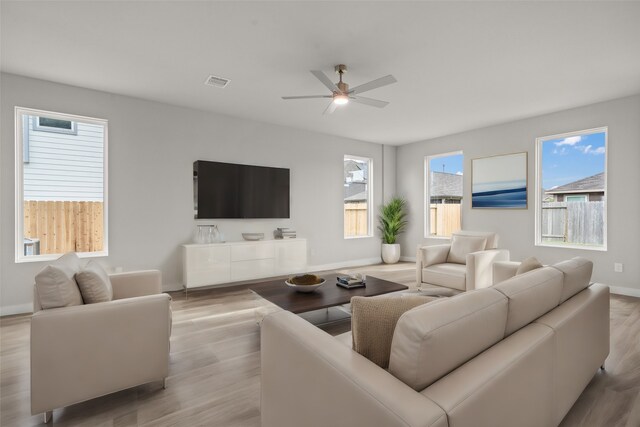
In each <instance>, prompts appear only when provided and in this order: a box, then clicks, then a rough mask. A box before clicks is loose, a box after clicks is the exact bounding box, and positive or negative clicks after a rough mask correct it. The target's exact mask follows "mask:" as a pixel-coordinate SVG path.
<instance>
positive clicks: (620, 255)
mask: <svg viewBox="0 0 640 427" xmlns="http://www.w3.org/2000/svg"><path fill="white" fill-rule="evenodd" d="M600 126H608V127H609V134H608V193H607V199H608V250H607V251H606V252H598V251H589V250H575V249H562V248H548V247H536V246H535V245H534V222H535V217H534V212H535V199H534V191H535V139H536V137H540V136H547V135H554V134H560V133H564V132H569V131H577V130H583V129H590V128H596V127H600ZM455 150H462V151H464V165H465V170H464V199H465V202H464V205H463V213H462V215H463V217H462V222H463V228H465V229H470V230H492V231H497V232H498V233H499V234H500V246H501V247H503V248H507V249H510V250H511V257H512V259H515V260H521V259H523V258H525V257H527V256H536V257H538V259H540V260H541V261H542V262H543V263H554V262H557V261H561V260H563V259H567V258H570V257H574V256H582V257H585V258H588V259H591V260H593V262H594V275H593V278H594V280H596V281H599V282H602V283H606V284H608V285H610V286H614V287H622V288H624V289H616V290H617V291H619V292H624V293H628V294H633V295H636V296H640V262H639V261H640V95H636V96H631V97H627V98H621V99H617V100H613V101H608V102H602V103H598V104H593V105H589V106H585V107H581V108H575V109H571V110H567V111H561V112H557V113H553V114H547V115H544V116H539V117H535V118H530V119H526V120H520V121H516V122H512V123H507V124H503V125H498V126H492V127H488V128H484V129H478V130H473V131H469V132H464V133H460V134H456V135H450V136H446V137H441V138H435V139H432V140H428V141H421V142H416V143H413V144H408V145H403V146H400V147H399V148H398V150H397V166H396V167H397V182H396V186H397V188H398V190H399V192H400V194H401V195H404V196H405V197H407V199H408V201H409V205H410V227H409V229H408V232H407V233H406V234H405V236H404V237H403V239H402V253H403V256H405V257H415V251H416V247H417V245H418V244H419V243H420V244H436V243H441V242H442V240H437V239H424V238H423V236H424V229H423V228H424V227H423V222H424V221H423V204H424V190H425V189H424V179H423V173H424V170H423V168H424V156H427V155H433V154H440V153H446V152H451V151H455ZM522 151H527V152H528V153H529V154H528V162H529V165H528V166H529V176H528V181H529V187H528V204H529V208H528V209H527V210H513V211H511V210H497V209H473V210H472V209H471V207H470V200H471V176H470V171H471V159H473V158H478V157H485V156H490V155H494V154H505V153H515V152H522ZM614 262H622V263H624V272H623V273H614V271H613V263H614Z"/></svg>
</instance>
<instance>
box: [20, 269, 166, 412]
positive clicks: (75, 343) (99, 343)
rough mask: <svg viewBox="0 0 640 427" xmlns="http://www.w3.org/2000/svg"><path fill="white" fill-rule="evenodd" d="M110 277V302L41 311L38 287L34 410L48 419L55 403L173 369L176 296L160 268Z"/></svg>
mask: <svg viewBox="0 0 640 427" xmlns="http://www.w3.org/2000/svg"><path fill="white" fill-rule="evenodd" d="M109 278H110V280H111V285H112V288H113V300H112V301H108V302H101V303H95V304H82V305H74V306H69V307H59V308H51V309H46V310H43V309H42V307H41V306H40V300H39V298H38V293H37V292H35V291H34V301H33V305H34V313H33V316H32V317H31V413H32V414H33V415H35V414H39V413H44V422H45V423H47V422H49V420H50V419H51V417H52V415H53V410H54V409H55V408H62V407H65V406H69V405H72V404H74V403H79V402H83V401H85V400H89V399H93V398H95V397H99V396H103V395H105V394H109V393H113V392H116V391H120V390H124V389H126V388H130V387H134V386H137V385H140V384H145V383H149V382H153V381H166V378H167V376H168V375H169V337H170V335H171V308H170V301H171V297H170V296H169V295H168V294H165V293H162V285H161V283H162V278H161V273H160V271H158V270H148V271H135V272H127V273H118V274H112V275H109ZM165 385H166V383H165V382H163V386H165Z"/></svg>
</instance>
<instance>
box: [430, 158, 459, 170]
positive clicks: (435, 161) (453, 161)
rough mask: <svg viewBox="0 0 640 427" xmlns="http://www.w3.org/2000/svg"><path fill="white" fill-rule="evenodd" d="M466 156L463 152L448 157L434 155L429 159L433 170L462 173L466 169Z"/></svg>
mask: <svg viewBox="0 0 640 427" xmlns="http://www.w3.org/2000/svg"><path fill="white" fill-rule="evenodd" d="M463 164H464V156H463V155H462V154H454V155H452V156H446V157H433V158H431V159H429V170H430V171H433V172H442V166H443V165H444V172H447V173H458V172H460V173H462V172H463V171H464V168H463Z"/></svg>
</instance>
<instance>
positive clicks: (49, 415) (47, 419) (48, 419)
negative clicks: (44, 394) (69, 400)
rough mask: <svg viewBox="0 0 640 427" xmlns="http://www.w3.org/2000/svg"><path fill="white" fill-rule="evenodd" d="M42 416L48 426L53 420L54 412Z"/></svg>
mask: <svg viewBox="0 0 640 427" xmlns="http://www.w3.org/2000/svg"><path fill="white" fill-rule="evenodd" d="M42 415H43V418H44V423H45V424H47V423H48V422H49V421H51V418H53V411H47V412H45V413H44V414H42Z"/></svg>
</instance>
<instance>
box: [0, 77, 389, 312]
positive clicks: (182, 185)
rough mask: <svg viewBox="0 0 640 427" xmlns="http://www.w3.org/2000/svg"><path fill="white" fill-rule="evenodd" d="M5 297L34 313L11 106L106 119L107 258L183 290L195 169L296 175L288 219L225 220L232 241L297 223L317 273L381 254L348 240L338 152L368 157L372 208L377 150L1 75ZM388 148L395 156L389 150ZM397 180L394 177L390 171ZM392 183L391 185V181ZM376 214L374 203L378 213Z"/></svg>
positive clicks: (0, 247) (1, 279)
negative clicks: (19, 225) (19, 238)
mask: <svg viewBox="0 0 640 427" xmlns="http://www.w3.org/2000/svg"><path fill="white" fill-rule="evenodd" d="M0 79H1V81H0V94H1V96H0V126H1V131H0V144H1V145H0V162H1V165H2V172H1V176H0V180H1V183H0V191H1V197H0V203H1V204H0V239H1V244H0V259H1V261H0V298H1V308H2V314H10V313H14V312H20V311H28V310H29V307H30V306H29V304H30V303H31V300H32V297H31V293H32V283H33V276H34V275H35V274H36V273H37V272H38V271H39V269H41V268H42V266H43V263H40V262H37V263H23V264H16V263H15V262H14V255H13V254H14V246H13V245H14V129H13V128H14V126H13V123H14V110H13V109H14V107H15V106H21V107H29V108H36V109H42V110H48V111H55V112H61V113H70V114H78V115H83V116H89V117H96V118H103V119H107V120H109V251H110V255H109V257H108V258H105V259H103V260H102V261H103V262H104V263H105V264H107V265H109V266H112V267H123V268H124V269H125V270H132V269H144V268H159V269H161V270H162V273H163V282H164V287H165V289H177V288H178V287H179V286H180V283H181V267H180V256H179V250H178V247H179V245H180V244H182V243H187V242H190V241H191V240H192V234H193V231H194V228H195V224H196V222H195V221H194V219H193V201H192V164H193V161H195V160H217V161H224V162H236V163H247V164H256V165H264V166H277V167H284V168H290V169H291V219H289V220H220V221H199V222H200V223H217V224H218V225H219V228H220V229H221V231H222V232H224V234H225V237H226V239H227V240H228V241H233V240H241V239H242V238H241V233H242V232H264V233H265V234H266V235H267V236H272V232H273V230H274V229H275V228H276V227H283V226H285V227H287V226H288V227H293V228H295V229H296V230H297V231H298V234H299V235H300V236H301V237H306V238H307V239H308V248H309V249H308V250H309V254H308V255H309V263H310V264H311V265H312V266H327V265H331V264H341V265H344V264H349V263H358V262H363V260H364V261H368V262H372V260H377V259H379V255H380V240H379V238H377V237H373V238H365V239H350V240H344V239H343V208H342V192H343V182H342V181H343V172H342V170H343V156H344V154H352V155H358V156H366V157H371V158H373V161H374V183H373V186H374V187H373V188H374V201H375V204H376V205H378V204H379V203H380V200H381V195H382V178H381V173H380V171H381V170H382V149H383V147H382V146H381V145H379V144H373V143H368V142H362V141H356V140H351V139H346V138H339V137H335V136H329V135H324V134H319V133H313V132H307V131H302V130H296V129H293V128H287V127H282V126H275V125H268V124H264V123H259V122H253V121H247V120H241V119H236V118H232V117H227V116H222V115H217V114H212V113H207V112H203V111H197V110H192V109H187V108H182V107H177V106H171V105H165V104H160V103H156V102H150V101H144V100H140V99H135V98H130V97H125V96H119V95H114V94H109V93H104V92H97V91H93V90H88V89H82V88H77V87H72V86H66V85H60V84H55V83H51V82H45V81H42V80H35V79H30V78H26V77H21V76H16V75H11V74H1V75H0ZM391 151H393V150H391ZM392 176H395V174H393V175H392ZM385 181H387V184H388V185H390V186H391V187H392V188H394V187H395V183H394V182H393V179H392V178H391V177H390V176H387V177H385ZM375 208H376V210H377V206H376V207H375Z"/></svg>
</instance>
